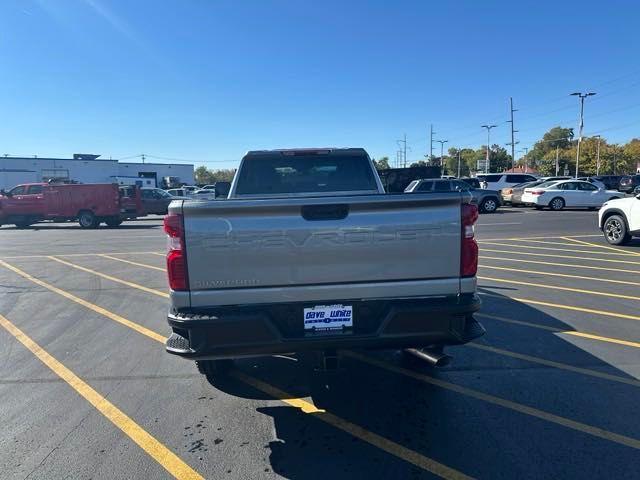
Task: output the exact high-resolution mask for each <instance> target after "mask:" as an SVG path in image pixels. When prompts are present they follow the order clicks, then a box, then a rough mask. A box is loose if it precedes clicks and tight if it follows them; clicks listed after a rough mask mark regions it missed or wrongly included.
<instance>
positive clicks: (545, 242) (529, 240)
mask: <svg viewBox="0 0 640 480" xmlns="http://www.w3.org/2000/svg"><path fill="white" fill-rule="evenodd" d="M565 240H568V239H565ZM517 242H520V243H523V244H524V243H529V242H531V243H539V244H542V245H565V246H569V247H580V246H582V245H579V244H576V243H569V242H557V241H555V242H550V241H548V240H531V239H526V240H525V239H524V238H521V239H520V240H517ZM585 247H586V245H585Z"/></svg>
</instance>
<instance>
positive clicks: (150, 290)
mask: <svg viewBox="0 0 640 480" xmlns="http://www.w3.org/2000/svg"><path fill="white" fill-rule="evenodd" d="M47 258H48V259H51V260H55V261H56V262H58V263H62V264H64V265H67V266H69V267H73V268H76V269H78V270H82V271H83V272H87V273H91V274H92V275H96V276H98V277H102V278H105V279H107V280H111V281H112V282H116V283H121V284H122V285H126V286H127V287H131V288H137V289H138V290H142V291H143V292H147V293H151V294H153V295H158V296H159V297H164V298H169V294H168V293H167V292H161V291H160V290H156V289H155V288H149V287H145V286H144V285H140V284H138V283H133V282H128V281H126V280H122V279H121V278H117V277H112V276H111V275H107V274H106V273H100V272H96V271H95V270H91V269H90V268H86V267H82V266H80V265H76V264H75V263H71V262H67V261H66V260H62V259H61V258H57V257H54V256H53V255H49V256H47Z"/></svg>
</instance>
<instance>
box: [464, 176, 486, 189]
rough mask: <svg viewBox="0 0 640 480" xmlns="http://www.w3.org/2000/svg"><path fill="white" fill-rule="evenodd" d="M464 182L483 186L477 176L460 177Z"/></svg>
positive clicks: (474, 185)
mask: <svg viewBox="0 0 640 480" xmlns="http://www.w3.org/2000/svg"><path fill="white" fill-rule="evenodd" d="M460 180H462V181H463V182H464V183H467V184H468V185H469V186H470V187H472V188H482V186H481V185H480V180H478V179H477V178H476V177H462V178H460Z"/></svg>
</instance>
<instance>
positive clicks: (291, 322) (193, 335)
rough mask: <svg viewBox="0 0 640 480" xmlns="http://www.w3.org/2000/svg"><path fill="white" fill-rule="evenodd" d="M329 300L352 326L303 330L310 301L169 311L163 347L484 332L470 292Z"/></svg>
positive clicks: (383, 342)
mask: <svg viewBox="0 0 640 480" xmlns="http://www.w3.org/2000/svg"><path fill="white" fill-rule="evenodd" d="M322 303H323V304H325V303H326V302H322ZM334 303H341V304H345V305H347V304H348V305H352V306H353V312H354V314H353V316H354V320H353V323H354V327H353V329H350V330H348V331H340V332H332V333H310V332H307V333H305V331H304V328H303V310H304V308H305V307H309V306H313V305H312V304H309V303H291V304H286V305H276V306H274V305H264V306H255V307H225V308H217V309H201V310H198V311H192V310H187V311H180V312H176V313H170V314H169V316H168V321H169V325H170V326H171V328H172V329H173V333H172V335H171V336H170V337H169V338H168V339H167V342H166V349H167V351H168V352H169V353H172V354H174V355H178V356H181V357H184V358H188V359H193V360H204V359H216V358H235V357H245V356H260V355H273V354H278V353H290V352H302V351H310V350H325V349H347V348H374V349H375V348H378V349H380V348H405V347H421V346H427V345H460V344H463V343H467V342H469V341H471V340H473V339H474V338H477V337H479V336H481V335H483V334H484V328H483V327H482V325H480V324H479V323H478V322H477V321H476V320H475V319H474V318H473V313H474V312H476V311H477V310H478V309H479V308H480V298H479V297H478V296H477V295H475V294H464V295H457V296H451V297H441V298H437V299H433V298H428V299H427V298H423V299H403V300H367V301H344V300H341V301H339V302H334Z"/></svg>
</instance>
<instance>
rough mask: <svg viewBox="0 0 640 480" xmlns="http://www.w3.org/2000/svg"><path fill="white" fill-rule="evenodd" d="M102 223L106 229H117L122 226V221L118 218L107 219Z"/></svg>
mask: <svg viewBox="0 0 640 480" xmlns="http://www.w3.org/2000/svg"><path fill="white" fill-rule="evenodd" d="M104 223H106V224H107V226H108V227H119V226H120V225H122V219H121V218H118V217H115V218H107V219H106V220H105V221H104Z"/></svg>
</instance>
